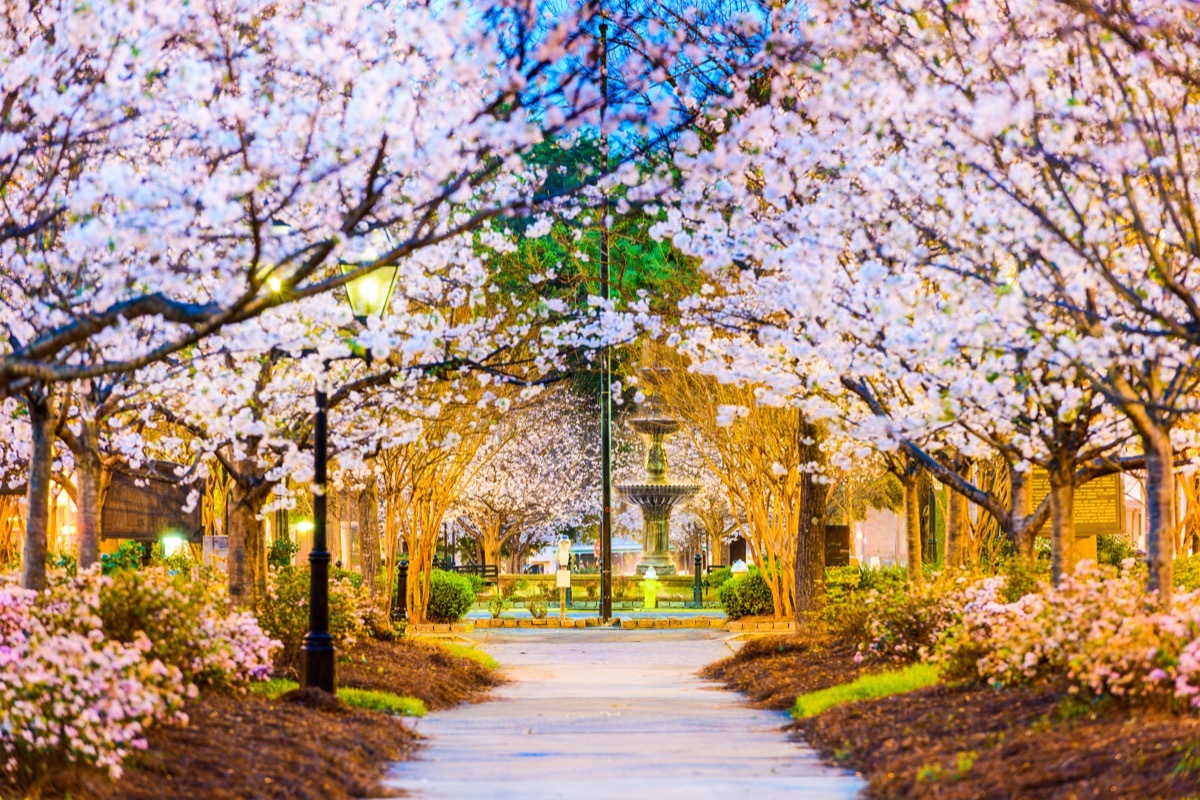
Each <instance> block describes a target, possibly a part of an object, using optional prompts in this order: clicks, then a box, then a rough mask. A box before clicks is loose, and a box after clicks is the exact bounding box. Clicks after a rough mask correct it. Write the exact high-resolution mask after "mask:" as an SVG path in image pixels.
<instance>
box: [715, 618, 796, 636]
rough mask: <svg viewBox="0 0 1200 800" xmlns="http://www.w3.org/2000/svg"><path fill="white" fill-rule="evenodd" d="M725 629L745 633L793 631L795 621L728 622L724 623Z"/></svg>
mask: <svg viewBox="0 0 1200 800" xmlns="http://www.w3.org/2000/svg"><path fill="white" fill-rule="evenodd" d="M725 630H727V631H731V632H747V633H750V632H756V633H795V632H796V621H795V620H781V621H778V622H730V623H727V624H726V625H725Z"/></svg>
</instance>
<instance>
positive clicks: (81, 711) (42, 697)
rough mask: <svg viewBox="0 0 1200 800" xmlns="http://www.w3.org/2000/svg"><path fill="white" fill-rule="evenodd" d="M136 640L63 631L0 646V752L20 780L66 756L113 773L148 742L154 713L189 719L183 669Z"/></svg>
mask: <svg viewBox="0 0 1200 800" xmlns="http://www.w3.org/2000/svg"><path fill="white" fill-rule="evenodd" d="M149 647H150V642H149V640H148V639H146V638H145V637H144V636H143V637H140V638H139V639H138V641H137V642H136V643H134V644H132V645H127V644H123V643H121V642H112V641H108V642H106V641H104V640H103V638H102V637H99V636H85V635H83V634H79V633H64V634H58V635H52V636H46V637H45V638H40V637H37V636H35V637H32V638H30V639H29V640H27V641H26V642H24V643H23V644H21V645H20V646H18V647H15V648H10V647H0V758H3V760H4V764H3V766H4V772H6V773H8V775H9V776H10V778H12V779H14V780H15V782H16V783H17V784H18V785H23V784H24V785H28V784H30V783H33V782H35V781H36V780H37V779H38V778H39V777H40V776H41V775H42V774H44V773H45V772H46V771H48V770H50V769H53V768H55V767H58V766H61V765H64V764H67V763H84V764H93V765H96V766H99V767H103V768H106V769H108V771H109V773H110V774H111V775H112V776H113V777H114V778H115V777H119V776H120V774H121V762H122V761H123V760H124V759H125V757H126V756H127V755H128V754H129V753H130V752H132V751H134V750H141V749H145V747H146V740H145V739H144V738H143V733H144V731H145V729H146V728H147V727H148V726H149V725H151V724H152V723H154V722H156V721H163V720H177V721H182V722H186V717H185V716H184V715H183V714H182V713H181V712H180V710H179V709H180V708H181V706H182V704H183V699H184V696H185V693H186V690H185V687H184V684H183V680H182V676H181V675H180V672H179V670H177V669H175V668H173V667H168V666H166V665H164V664H163V663H162V662H161V661H158V660H157V659H155V660H147V659H146V657H145V654H146V651H147V650H148V649H149Z"/></svg>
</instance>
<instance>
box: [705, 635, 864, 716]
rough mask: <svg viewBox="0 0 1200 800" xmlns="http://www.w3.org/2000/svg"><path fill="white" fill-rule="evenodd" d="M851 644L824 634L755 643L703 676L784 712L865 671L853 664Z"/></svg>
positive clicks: (759, 704) (717, 664)
mask: <svg viewBox="0 0 1200 800" xmlns="http://www.w3.org/2000/svg"><path fill="white" fill-rule="evenodd" d="M854 650H855V647H854V645H853V644H851V643H849V642H846V641H842V640H838V639H833V638H830V637H828V636H822V635H820V634H800V635H798V636H770V637H764V638H761V639H751V640H750V641H749V642H747V643H746V644H745V646H743V647H742V649H741V650H739V651H738V652H737V654H736V655H734V656H731V657H730V658H727V659H725V660H723V661H718V662H717V663H715V664H710V665H709V666H708V667H706V668H705V669H704V671H703V672H702V673H701V675H703V677H705V678H708V679H710V680H715V681H720V682H721V683H723V684H725V685H726V686H728V687H729V688H730V689H735V690H737V691H739V692H742V693H743V694H745V695H746V696H747V697H749V698H750V702H751V704H752V705H754V706H757V707H759V708H773V709H779V710H784V709H788V708H791V707H792V704H793V703H795V702H796V697H797V695H801V694H804V693H805V692H815V691H817V690H819V689H826V688H828V687H830V686H836V685H837V684H839V683H846V682H848V681H852V680H854V679H855V678H856V677H858V675H859V673H861V672H863V671H864V669H866V668H867V665H865V664H861V665H860V664H855V663H854Z"/></svg>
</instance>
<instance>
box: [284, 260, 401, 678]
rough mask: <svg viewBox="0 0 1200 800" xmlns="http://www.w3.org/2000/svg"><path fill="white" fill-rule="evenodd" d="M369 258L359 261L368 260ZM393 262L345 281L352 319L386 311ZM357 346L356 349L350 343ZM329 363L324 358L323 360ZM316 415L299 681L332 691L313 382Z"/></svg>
mask: <svg viewBox="0 0 1200 800" xmlns="http://www.w3.org/2000/svg"><path fill="white" fill-rule="evenodd" d="M373 260H374V259H373V258H372V259H369V260H366V261H364V262H363V263H370V261H373ZM360 266H362V264H352V263H351V264H348V263H345V262H343V263H342V264H341V270H342V274H343V275H345V274H346V273H348V272H351V271H353V270H355V269H357V268H359V267H360ZM397 272H398V268H397V267H396V266H381V267H377V268H375V269H373V270H371V271H370V272H366V273H364V274H362V275H360V276H358V277H355V278H353V279H351V280H350V281H349V282H348V283H347V284H346V296H347V297H348V298H349V299H350V308H351V309H352V310H353V311H354V318H355V319H357V320H358V321H359V322H360V323H363V324H365V323H366V321H367V319H368V318H370V317H381V316H383V314H384V313H385V312H386V311H387V308H388V303H390V302H391V298H392V291H393V290H394V289H395V286H396V273H397ZM355 350H357V348H355ZM347 357H348V358H366V359H367V360H368V361H369V360H370V353H369V352H368V353H366V354H365V355H363V354H361V353H358V352H354V353H352V354H351V355H350V356H347ZM326 366H328V362H326ZM316 401H317V414H316V420H315V421H314V424H313V462H314V463H313V472H314V475H313V546H312V552H311V553H309V555H308V563H309V568H310V571H311V581H310V584H309V597H308V600H309V604H308V633H307V634H306V635H305V637H304V643H303V644H302V645H301V646H300V654H301V655H300V685H301V686H305V687H307V686H315V687H316V688H318V689H321V690H322V691H325V692H328V693H329V694H334V693H335V689H336V680H335V671H336V663H337V662H336V659H335V655H334V650H333V637H332V636H330V634H329V561H330V555H329V547H328V542H327V541H326V535H325V524H326V519H327V513H326V502H325V488H326V472H327V467H328V457H329V456H328V449H329V433H328V430H327V424H326V423H327V412H328V402H329V398H328V397H327V396H326V393H325V389H324V387H323V386H321V384H320V383H319V382H318V384H317V388H316Z"/></svg>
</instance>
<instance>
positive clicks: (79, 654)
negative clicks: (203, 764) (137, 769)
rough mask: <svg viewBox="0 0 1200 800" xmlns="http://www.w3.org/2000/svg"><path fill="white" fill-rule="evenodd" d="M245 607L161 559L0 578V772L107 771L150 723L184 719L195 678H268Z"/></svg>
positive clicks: (30, 779)
mask: <svg viewBox="0 0 1200 800" xmlns="http://www.w3.org/2000/svg"><path fill="white" fill-rule="evenodd" d="M277 646H278V642H274V641H272V640H271V639H270V638H269V637H267V636H266V635H265V634H264V633H263V632H262V629H261V628H260V627H259V626H258V623H257V621H256V620H255V619H254V617H253V615H251V614H247V613H231V612H230V609H229V607H228V604H227V603H226V601H225V598H224V595H223V593H222V592H221V590H220V589H219V588H217V587H213V586H208V585H203V584H200V585H189V584H186V583H183V582H182V581H179V580H177V579H176V578H174V577H172V576H169V575H168V574H167V573H166V571H165V570H148V571H143V572H128V573H119V574H117V575H115V576H111V577H110V576H103V575H100V574H99V573H98V572H97V571H90V572H83V573H80V574H79V575H78V576H74V577H71V576H67V575H65V574H53V575H52V576H51V577H50V580H49V582H48V585H47V588H46V589H44V590H43V591H41V592H33V591H28V590H24V589H21V588H19V587H17V586H16V585H14V584H13V583H12V582H4V581H0V775H3V776H4V778H6V779H7V781H8V782H9V783H10V784H12V785H15V786H17V787H23V786H29V785H31V784H33V783H35V782H36V781H37V780H38V779H39V778H40V777H41V776H43V775H45V774H46V773H47V772H49V771H51V770H54V769H56V768H60V767H62V766H66V765H68V764H79V765H92V766H97V767H101V768H103V769H107V770H108V771H109V773H110V774H111V775H112V776H113V777H118V776H119V775H120V774H121V764H122V762H123V761H124V759H125V758H126V757H127V756H128V755H129V754H130V753H132V752H134V751H136V750H140V749H144V748H145V747H146V739H145V732H146V730H147V728H149V727H150V726H151V725H153V724H155V723H163V722H174V723H186V722H187V717H186V715H184V713H183V711H182V708H183V703H184V701H185V699H186V698H187V697H194V696H195V695H196V693H197V684H201V685H204V684H209V685H211V684H224V685H234V686H236V685H241V684H244V683H246V682H248V681H251V680H258V679H263V678H266V677H269V676H270V674H271V655H272V650H273V649H274V648H275V647H277Z"/></svg>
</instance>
